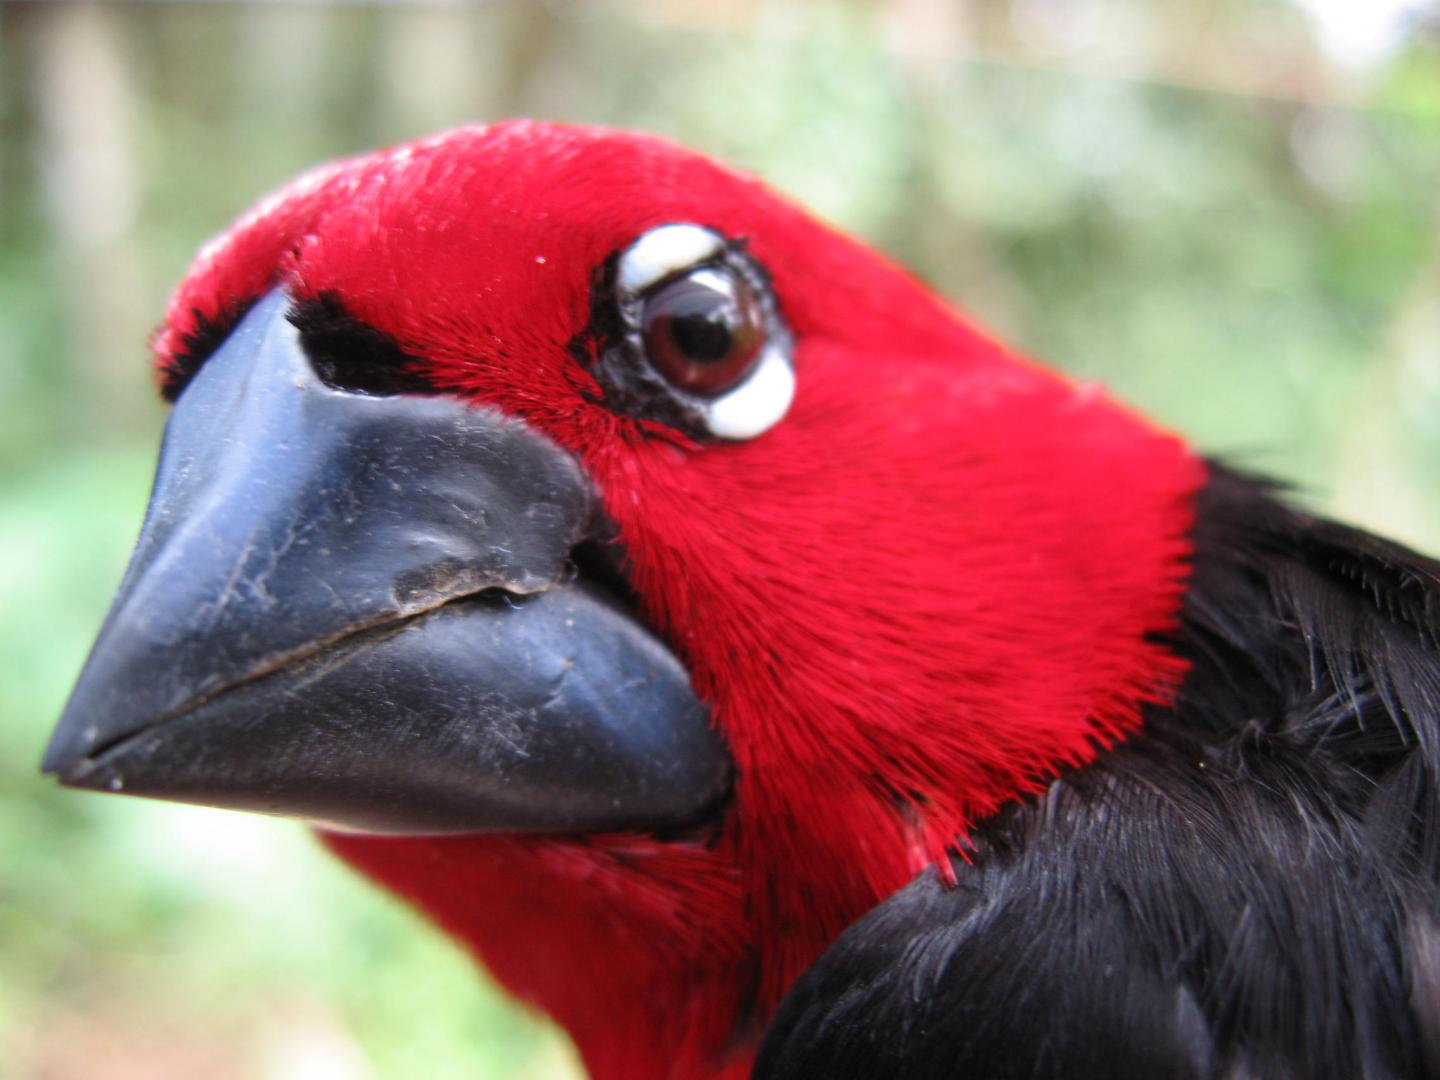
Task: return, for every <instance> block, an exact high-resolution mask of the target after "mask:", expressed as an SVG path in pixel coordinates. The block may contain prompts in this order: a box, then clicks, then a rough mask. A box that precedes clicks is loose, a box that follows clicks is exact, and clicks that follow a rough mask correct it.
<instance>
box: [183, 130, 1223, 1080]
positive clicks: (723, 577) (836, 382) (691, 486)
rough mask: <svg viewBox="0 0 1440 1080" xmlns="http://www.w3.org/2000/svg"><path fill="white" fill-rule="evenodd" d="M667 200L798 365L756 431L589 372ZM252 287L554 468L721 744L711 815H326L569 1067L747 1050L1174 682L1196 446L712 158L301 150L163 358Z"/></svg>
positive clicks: (479, 139) (508, 139) (627, 139)
mask: <svg viewBox="0 0 1440 1080" xmlns="http://www.w3.org/2000/svg"><path fill="white" fill-rule="evenodd" d="M668 221H690V222H696V223H700V224H705V225H708V226H711V227H713V228H717V229H719V230H720V231H722V232H724V233H726V234H727V235H730V236H732V237H735V238H739V239H743V241H744V242H745V244H746V246H747V250H748V251H749V252H750V253H751V254H752V255H753V256H754V257H755V258H756V259H757V260H758V261H759V263H760V264H761V265H763V266H764V267H766V268H767V270H768V271H769V273H770V274H771V276H772V278H773V282H774V287H775V292H776V295H777V296H778V298H779V303H780V308H781V311H782V313H783V315H784V317H785V319H786V320H787V321H788V323H789V325H790V328H791V330H792V332H793V333H794V336H795V340H796V350H795V356H794V365H795V371H796V377H797V385H798V390H797V395H796V399H795V403H794V406H793V408H792V409H791V412H790V414H789V415H788V416H786V418H785V419H784V420H783V421H782V422H781V423H780V424H778V425H777V426H776V427H775V428H774V429H773V430H772V431H770V432H767V433H766V434H765V435H763V436H761V437H760V438H759V439H756V440H754V441H753V442H750V443H744V444H721V445H714V446H708V447H694V446H689V445H686V444H684V442H683V441H677V440H674V439H669V438H655V437H647V436H646V433H644V432H643V431H641V430H640V429H639V428H638V427H637V426H636V425H634V424H633V423H632V422H629V421H624V420H623V419H620V418H617V417H615V416H614V415H613V414H610V413H609V412H607V411H606V410H605V409H604V407H603V405H598V404H595V403H594V402H593V401H591V400H589V399H587V397H586V395H585V394H584V393H582V392H581V390H582V389H583V387H584V384H585V382H586V379H587V378H588V376H587V375H586V374H585V371H584V368H583V365H582V364H581V362H580V360H578V359H577V357H576V355H575V342H577V341H580V340H583V331H584V328H585V325H586V321H587V319H588V303H589V297H590V292H589V289H590V284H591V281H592V274H593V270H594V267H595V266H596V265H598V264H599V263H600V262H601V261H603V259H604V258H605V257H606V256H607V255H609V254H610V253H612V252H613V251H615V250H617V248H620V247H623V246H624V245H625V244H627V243H628V242H629V241H630V240H633V239H634V237H635V236H636V235H638V234H639V232H641V231H643V230H644V229H646V228H648V227H650V226H652V225H654V224H657V223H660V222H668ZM276 282H284V283H285V284H287V285H288V287H290V288H291V289H292V291H294V292H296V293H297V294H300V295H318V294H322V293H324V294H330V295H335V296H338V297H340V298H341V300H342V301H343V302H344V304H345V306H346V308H347V310H348V311H349V312H350V313H351V314H353V315H355V316H356V317H357V318H360V319H362V320H363V321H365V322H366V323H368V324H370V325H372V326H374V327H376V328H377V329H379V330H382V331H384V332H385V333H387V334H389V335H391V336H392V337H394V338H395V339H396V340H397V341H398V342H399V343H400V344H401V345H402V346H403V348H404V349H405V350H406V351H407V352H408V353H410V354H411V355H413V356H416V357H418V358H420V360H421V361H422V363H423V364H424V366H425V370H426V372H427V373H428V374H429V375H430V376H431V377H432V378H433V379H434V380H435V381H436V382H437V383H438V384H440V385H441V386H443V387H445V388H447V389H450V390H453V391H455V392H457V393H461V394H463V395H466V396H467V397H469V398H471V399H473V400H475V401H477V402H483V403H485V404H489V405H493V406H496V407H498V408H501V409H502V410H504V411H506V412H507V413H510V414H511V415H515V416H519V417H522V418H524V419H526V420H527V421H528V422H530V423H531V424H533V425H534V426H536V427H537V428H540V429H541V430H543V431H544V432H545V433H546V434H548V435H549V436H550V437H551V438H553V439H554V440H555V441H556V442H558V443H559V444H561V445H562V446H564V447H566V448H567V449H569V450H570V451H571V452H573V453H574V454H575V455H576V456H577V457H578V458H579V459H580V460H581V461H582V463H583V464H584V465H585V467H586V469H587V471H588V473H589V475H590V476H591V478H592V479H593V480H594V482H595V484H596V487H597V489H598V490H599V491H600V492H601V493H602V495H603V498H604V501H605V505H606V509H607V510H608V511H609V513H610V515H611V516H612V517H613V518H614V520H615V521H616V522H617V523H618V524H619V526H620V530H621V534H622V539H623V540H624V542H625V544H626V547H627V550H628V553H629V558H630V566H629V572H630V577H631V580H632V584H633V585H634V587H635V590H636V592H637V593H638V595H639V597H640V599H641V604H642V608H643V612H644V615H645V616H646V618H647V619H648V621H649V622H650V624H651V625H652V626H653V627H654V628H655V629H656V630H658V631H659V632H660V633H661V634H662V635H663V636H664V637H665V638H666V640H667V641H668V642H669V643H670V644H671V646H672V647H673V648H674V649H675V650H676V652H677V653H678V654H679V655H680V656H681V657H682V659H684V661H685V662H686V664H687V666H688V668H689V670H690V672H691V676H692V681H693V683H694V686H695V688H696V690H697V691H698V692H699V694H700V696H701V697H702V698H704V699H705V700H706V701H708V702H709V703H710V705H711V708H712V713H713V717H714V721H715V723H716V725H717V726H718V727H719V728H720V730H721V731H722V732H723V733H724V735H725V737H726V739H727V740H728V742H729V745H730V748H731V750H732V753H733V755H734V758H735V763H736V772H737V781H736V787H735V792H734V797H733V799H732V801H731V803H730V805H729V806H728V807H726V808H725V809H724V812H723V814H722V816H721V817H720V819H719V820H717V821H716V822H715V823H714V826H713V828H712V829H711V830H710V831H708V832H706V833H705V834H704V835H703V836H697V837H693V838H686V839H680V840H663V841H662V840H659V839H655V838H649V837H640V836H634V837H631V836H611V837H597V838H588V839H580V838H573V839H572V838H564V839H562V838H495V837H466V838H448V839H411V838H406V839H378V838H370V837H356V836H341V835H333V836H329V837H327V843H328V844H329V845H330V846H331V847H332V848H333V849H334V850H335V851H337V852H338V853H339V854H340V855H341V856H342V857H344V858H346V859H347V860H349V861H350V862H352V863H354V864H355V865H356V866H357V867H359V868H360V869H361V870H362V871H364V872H365V873H367V874H369V875H371V876H373V877H375V878H376V879H378V880H379V881H381V882H382V883H384V884H386V885H387V886H388V887H390V888H392V889H394V890H395V891H396V892H398V893H399V894H401V895H402V896H404V897H406V898H407V899H409V900H410V901H412V902H413V903H415V904H416V905H418V906H419V907H420V908H422V909H423V910H425V911H426V912H427V913H428V914H429V915H430V916H431V917H433V918H434V919H435V920H436V921H437V922H438V923H439V924H440V925H441V926H443V927H444V928H445V929H446V930H448V931H449V932H451V933H452V934H454V935H455V936H456V937H458V938H460V939H461V940H462V941H464V942H465V943H466V944H467V945H469V946H470V947H471V948H472V949H473V950H474V951H475V952H476V953H477V954H478V955H479V957H480V958H481V959H482V960H483V961H484V963H485V964H486V965H487V966H488V967H489V968H490V970H491V971H492V972H493V973H494V974H495V975H496V977H497V978H498V979H499V980H500V981H501V982H502V983H503V984H504V985H505V986H506V987H507V988H509V989H510V990H511V991H512V992H514V993H515V994H517V995H518V996H519V997H521V998H522V999H524V1000H527V1001H529V1002H531V1003H533V1004H535V1005H537V1006H538V1007H539V1008H541V1009H543V1010H544V1011H546V1012H547V1013H549V1014H550V1015H552V1016H554V1017H555V1018H556V1019H557V1020H558V1021H559V1022H560V1023H561V1024H562V1025H564V1026H565V1027H566V1028H567V1029H568V1030H569V1031H570V1033H571V1034H572V1036H573V1037H574V1038H575V1040H576V1043H577V1045H578V1047H579V1048H580V1051H581V1054H582V1055H583V1057H584V1058H585V1061H586V1064H587V1066H588V1067H589V1068H590V1069H591V1071H592V1073H593V1074H594V1075H595V1076H597V1077H600V1078H612V1077H613V1078H618V1077H627V1078H642V1080H643V1078H645V1077H717V1076H730V1075H734V1076H741V1075H744V1070H745V1068H746V1066H747V1065H748V1061H749V1058H750V1055H751V1054H752V1053H753V1051H754V1044H755V1040H756V1038H757V1036H758V1033H759V1032H760V1030H761V1029H762V1028H763V1024H764V1022H765V1019H766V1017H767V1016H768V1015H769V1014H770V1012H771V1011H772V1010H773V1009H774V1007H775V1005H776V1003H777V1002H778V1000H779V998H780V997H781V996H782V995H783V993H784V991H785V990H786V988H787V987H788V986H789V985H790V983H791V982H792V981H793V980H794V979H795V977H796V976H797V975H798V974H799V973H800V972H801V971H802V970H804V968H805V967H806V966H807V965H808V964H810V963H811V962H813V960H814V959H815V957H816V956H817V955H818V954H819V952H820V951H821V950H823V949H824V947H825V946H826V945H827V944H828V943H829V942H830V941H832V940H833V939H834V937H835V936H836V935H837V934H838V933H839V932H840V931H841V930H842V929H843V928H844V927H845V926H846V925H847V924H848V923H849V922H851V921H853V920H854V919H855V918H856V917H858V916H859V915H860V914H862V913H863V912H864V911H866V910H867V909H869V908H870V907H872V906H873V905H874V904H875V903H877V902H878V901H879V900H881V899H882V898H884V897H885V896H887V895H889V894H890V893H891V892H893V891H894V890H896V889H897V888H899V887H901V886H902V885H904V884H905V883H906V882H907V881H908V880H910V879H911V878H912V877H913V876H914V875H915V874H917V873H919V872H921V871H922V870H924V869H925V867H927V866H929V865H932V864H936V865H939V866H942V867H943V866H945V865H946V863H945V858H944V857H945V855H946V852H947V851H949V850H954V849H959V850H961V851H962V852H963V847H964V838H965V836H966V835H967V833H968V832H969V830H970V829H971V828H972V827H973V825H974V823H975V822H977V821H979V820H981V819H983V818H984V817H986V816H987V815H989V814H991V813H993V812H994V811H995V810H996V809H997V808H998V807H1000V806H1001V805H1003V804H1004V803H1005V802H1007V801H1010V800H1014V799H1016V798H1020V797H1023V796H1025V795H1027V794H1029V793H1031V792H1034V791H1036V790H1038V789H1040V788H1041V787H1042V786H1043V785H1044V784H1045V783H1046V782H1047V780H1048V779H1049V778H1050V777H1053V776H1054V775H1055V774H1056V772H1057V771H1059V770H1061V769H1064V768H1067V767H1071V766H1074V765H1078V764H1082V763H1084V762H1086V761H1088V760H1090V759H1092V758H1093V757H1094V756H1095V755H1096V754H1097V753H1098V752H1100V751H1101V750H1102V749H1103V748H1104V747H1105V746H1107V745H1110V744H1112V743H1113V742H1115V741H1116V740H1119V739H1122V738H1124V737H1125V736H1126V735H1127V734H1128V733H1130V732H1132V731H1134V730H1135V729H1136V727H1137V726H1138V725H1139V723H1140V719H1141V708H1142V705H1143V703H1145V702H1148V701H1162V700H1164V699H1165V698H1166V696H1167V695H1168V694H1169V693H1170V692H1171V691H1172V690H1173V688H1174V687H1175V685H1176V684H1177V683H1178V681H1179V679H1180V678H1181V677H1182V676H1183V674H1184V668H1183V665H1182V663H1181V661H1180V660H1179V659H1178V658H1176V657H1175V656H1174V655H1173V654H1172V653H1171V652H1170V651H1169V650H1168V649H1167V647H1166V646H1165V645H1164V644H1163V637H1164V635H1165V633H1166V632H1167V631H1169V630H1171V629H1172V628H1173V626H1174V624H1175V621H1176V617H1177V613H1178V608H1179V603H1180V597H1181V594H1182V592H1183V589H1184V578H1185V562H1186V558H1187V555H1188V552H1189V548H1188V541H1187V533H1188V530H1189V526H1190V515H1191V511H1190V503H1191V497H1192V496H1193V494H1194V492H1195V491H1196V489H1197V488H1198V487H1199V486H1200V484H1201V483H1203V480H1204V470H1203V466H1202V464H1201V463H1200V462H1199V461H1198V459H1196V458H1195V457H1194V456H1192V455H1191V454H1190V453H1189V451H1188V450H1187V449H1186V448H1185V447H1184V446H1183V445H1182V444H1181V443H1180V442H1179V441H1178V440H1176V439H1175V438H1173V437H1172V436H1170V435H1168V434H1166V433H1164V432H1160V431H1157V430H1155V429H1153V428H1151V427H1149V426H1148V425H1146V424H1145V423H1144V422H1143V421H1141V420H1139V419H1138V418H1136V417H1134V416H1133V415H1132V414H1130V413H1128V412H1127V411H1125V410H1124V409H1122V408H1120V407H1118V406H1117V405H1115V404H1114V403H1112V402H1110V401H1109V400H1108V399H1106V398H1105V397H1104V396H1103V395H1102V394H1099V393H1098V392H1095V391H1093V390H1088V389H1084V388H1079V387H1076V386H1073V385H1071V384H1069V383H1067V382H1065V381H1063V380H1061V379H1059V378H1057V377H1055V376H1053V375H1051V374H1049V373H1046V372H1044V371H1042V370H1040V369H1038V368H1036V367H1034V366H1033V365H1031V364H1029V363H1027V362H1025V361H1024V360H1021V359H1019V358H1017V357H1015V356H1013V355H1011V354H1009V353H1007V352H1006V351H1005V350H1004V349H1003V348H1002V347H1000V346H998V345H997V344H995V343H994V342H993V341H990V340H989V339H987V338H985V337H984V336H983V335H981V334H980V333H978V332H977V331H976V330H974V329H973V328H972V327H970V326H968V325H967V324H966V323H964V322H963V320H961V319H960V318H959V317H957V316H955V315H954V314H953V313H951V312H950V311H948V310H947V309H946V308H945V307H944V306H943V305H941V304H940V303H938V302H937V301H935V300H934V299H933V298H932V297H930V296H929V295H928V294H927V293H925V292H924V291H923V290H922V289H921V288H920V287H918V286H917V285H915V284H914V283H913V282H912V281H910V280H909V279H908V278H906V277H905V276H904V275H903V274H901V273H900V272H898V271H897V270H895V269H894V268H893V267H891V266H889V265H888V264H886V263H885V262H884V261H883V260H881V259H879V258H877V257H875V256H874V255H873V254H871V253H869V252H867V251H865V250H864V249H863V248H861V247H859V246H858V245H856V244H855V243H853V242H852V241H850V240H848V239H846V238H844V237H842V236H840V235H838V234H836V233H834V232H832V231H830V230H828V229H825V228H824V227H822V226H819V225H817V224H815V223H814V222H812V221H810V220H809V219H808V218H806V217H805V216H804V215H803V214H801V213H800V212H799V211H798V210H796V209H795V208H794V207H792V206H790V205H788V204H787V203H785V202H783V201H781V200H779V199H777V198H776V197H775V196H774V195H772V194H770V193H769V192H767V191H765V190H764V189H763V188H761V187H760V186H759V185H757V184H755V183H754V182H753V181H750V180H747V179H745V178H743V177H738V176H736V175H734V174H732V173H729V172H727V171H725V170H723V169H720V168H718V167H716V166H714V165H712V164H710V163H708V162H705V161H704V160H703V159H700V158H697V157H694V156H693V155H688V154H685V153H684V152H682V151H679V150H678V149H675V148H673V147H670V146H668V144H664V143H661V142H658V141H655V140H649V139H643V138H638V137H631V136H619V135H615V134H609V133H596V132H586V131H576V130H575V129H565V128H551V127H543V126H539V125H516V126H505V127H500V128H492V129H485V130H477V131H472V132H466V133H458V134H456V135H453V136H450V137H449V138H448V139H442V140H435V141H431V142H428V143H426V144H418V145H417V146H415V147H412V148H406V149H403V150H401V151H398V152H390V153H389V154H386V155H377V156H375V157H372V158H365V159H359V160H357V161H355V162H352V163H348V164H344V165H342V166H339V167H334V168H332V169H330V170H328V171H325V172H322V173H318V174H316V177H315V178H314V179H313V180H311V181H309V182H305V183H302V185H301V186H300V187H298V188H296V189H294V190H292V191H290V192H289V193H288V194H284V195H283V197H282V198H280V199H279V200H276V201H274V202H273V203H271V204H270V205H268V206H263V207H262V208H261V210H259V211H257V212H256V213H255V214H253V215H251V216H250V217H249V218H247V219H244V220H243V221H242V222H241V223H240V224H239V225H238V226H237V227H236V229H235V230H232V232H231V233H230V234H228V236H227V237H226V238H225V239H224V240H222V241H221V242H220V243H219V244H217V245H216V246H214V247H213V248H212V249H210V250H209V251H208V252H207V253H206V254H205V255H204V256H202V259H201V261H200V262H199V263H198V264H197V270H196V272H195V273H193V274H192V276H191V278H190V279H189V280H188V281H187V283H186V285H185V286H183V287H182V289H181V291H180V292H179V293H178V294H177V297H176V300H175V301H174V303H173V304H172V308H171V314H170V322H169V323H167V326H166V327H165V328H164V329H162V331H161V333H160V335H159V337H158V338H157V349H158V351H159V352H160V355H161V361H162V365H165V364H171V363H174V362H175V361H176V359H177V357H179V356H180V355H181V354H183V352H184V351H185V348H186V345H185V343H186V340H187V338H193V337H194V336H195V334H196V332H197V330H198V329H202V328H203V327H204V325H205V324H206V323H223V322H224V321H225V319H226V317H227V312H233V311H234V310H235V309H237V308H239V307H243V305H244V304H245V303H246V302H247V301H249V300H252V299H253V298H254V297H255V296H256V295H258V294H259V293H260V292H263V291H264V290H265V289H267V288H269V287H270V286H271V285H273V284H274V283H276ZM477 298H480V299H481V300H483V303H479V302H478V301H477ZM477 304H478V306H477ZM521 358H523V362H522V359H521Z"/></svg>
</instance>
